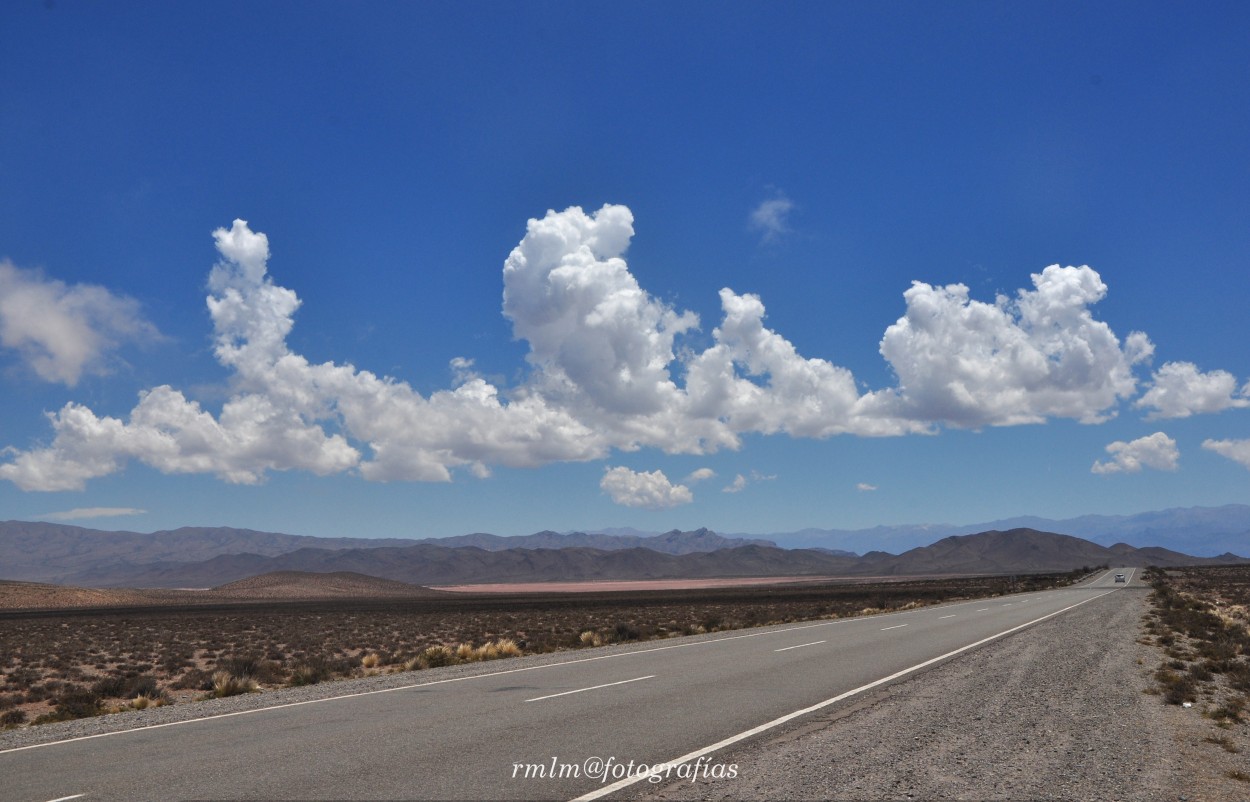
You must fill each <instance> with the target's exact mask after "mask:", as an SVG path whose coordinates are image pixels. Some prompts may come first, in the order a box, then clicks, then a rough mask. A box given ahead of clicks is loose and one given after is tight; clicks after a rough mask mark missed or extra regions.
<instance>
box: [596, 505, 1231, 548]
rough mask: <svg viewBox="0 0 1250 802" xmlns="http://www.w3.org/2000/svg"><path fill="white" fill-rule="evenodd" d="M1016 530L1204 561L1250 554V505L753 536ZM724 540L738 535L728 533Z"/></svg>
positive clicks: (881, 544)
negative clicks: (1151, 548)
mask: <svg viewBox="0 0 1250 802" xmlns="http://www.w3.org/2000/svg"><path fill="white" fill-rule="evenodd" d="M1020 528H1028V529H1038V530H1041V531H1046V532H1063V533H1064V534H1068V535H1074V536H1076V537H1080V538H1085V539H1086V540H1090V541H1092V542H1094V543H1097V544H1099V545H1102V546H1111V545H1114V544H1116V543H1129V544H1132V545H1134V546H1158V547H1161V548H1165V549H1171V550H1173V551H1179V552H1183V553H1185V554H1194V555H1199V556H1204V557H1211V556H1215V555H1217V554H1224V553H1227V552H1232V553H1235V554H1246V553H1247V552H1250V506H1247V505H1245V504H1226V505H1224V506H1221V507H1183V508H1172V509H1166V510H1156V511H1152V512H1142V513H1137V514H1134V515H1082V516H1080V517H1077V518H1063V519H1055V518H1042V517H1039V516H1035V515H1026V516H1019V517H1015V518H1004V519H1000V520H997V521H985V522H982V523H973V524H961V525H953V524H909V525H901V526H875V527H872V528H870V529H814V528H813V529H800V530H797V531H790V532H775V533H770V534H755V535H751V537H757V538H763V539H766V540H771V541H772V542H774V543H776V544H777V545H779V546H782V547H783V548H807V549H810V548H825V549H835V550H844V551H850V552H853V553H858V554H862V553H865V552H867V551H873V550H881V551H889V552H893V553H896V554H897V553H899V552H902V551H905V550H907V549H912V548H916V547H917V546H923V545H925V544H927V543H932V542H933V541H935V540H937V539H938V538H943V537H948V536H950V535H970V534H974V533H976V532H987V531H992V530H999V531H1007V530H1010V529H1020ZM605 531H606V530H605ZM637 534H645V533H637ZM726 537H742V535H737V534H726Z"/></svg>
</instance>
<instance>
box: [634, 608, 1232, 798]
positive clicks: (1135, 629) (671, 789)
mask: <svg viewBox="0 0 1250 802" xmlns="http://www.w3.org/2000/svg"><path fill="white" fill-rule="evenodd" d="M1148 593H1149V589H1148V588H1146V587H1145V586H1141V585H1135V586H1133V587H1131V588H1127V589H1125V590H1123V591H1121V592H1117V593H1112V594H1109V595H1107V596H1105V597H1103V598H1100V599H1097V600H1095V601H1093V602H1090V603H1089V604H1086V605H1083V606H1081V607H1079V608H1077V609H1076V610H1073V611H1071V612H1069V613H1067V614H1065V615H1062V616H1058V617H1057V618H1054V619H1051V620H1049V621H1046V622H1043V623H1041V624H1038V625H1036V626H1034V627H1031V628H1029V629H1027V630H1024V631H1022V632H1019V633H1016V634H1014V635H1012V636H1009V637H1007V638H1004V639H1002V640H999V641H996V642H994V643H991V644H987V645H986V646H985V647H982V648H980V649H978V650H975V651H973V652H971V653H968V654H964V655H961V656H959V657H956V658H953V659H952V660H950V661H948V662H946V663H944V664H941V665H939V666H936V667H935V668H933V669H930V670H927V671H925V672H922V673H920V674H918V675H915V676H913V677H911V678H909V679H906V680H904V681H901V682H898V683H895V684H893V685H890V686H888V687H886V688H883V689H881V691H880V692H878V693H875V694H873V695H871V696H865V697H857V698H856V700H848V702H850V703H849V704H847V705H845V706H841V707H838V708H837V709H835V710H830V711H822V712H821V713H820V714H816V715H813V716H812V717H810V718H803V719H799V720H796V721H795V722H793V723H792V724H791V725H790V726H789V727H787V728H786V729H784V730H780V731H773V732H770V733H767V734H765V735H762V736H760V737H759V738H758V739H756V740H754V741H752V742H745V743H744V744H740V745H738V746H736V747H733V748H732V749H730V750H727V751H726V752H722V753H716V754H714V755H711V756H710V759H711V760H712V761H714V762H717V763H736V764H737V767H738V772H737V776H736V777H735V778H733V779H726V778H721V779H700V780H698V781H696V782H693V783H692V782H690V781H689V780H674V781H672V782H670V783H668V784H665V785H662V786H659V787H657V786H635V787H634V789H633V797H634V798H647V799H663V800H689V799H829V800H879V799H890V800H895V799H901V800H906V799H918V800H930V799H974V800H987V799H1005V800H1031V799H1060V800H1123V799H1150V800H1165V799H1166V800H1185V799H1193V800H1225V799H1227V800H1235V799H1241V800H1244V799H1246V798H1247V796H1248V795H1250V787H1248V786H1247V785H1246V784H1245V783H1243V782H1239V781H1237V780H1234V779H1229V778H1227V777H1226V775H1225V772H1226V771H1228V770H1229V768H1230V767H1233V766H1235V765H1237V764H1238V763H1239V762H1242V761H1244V759H1245V755H1244V754H1241V755H1235V754H1231V753H1228V752H1226V751H1225V750H1223V749H1221V748H1220V747H1218V746H1214V745H1212V744H1210V743H1207V742H1204V740H1203V739H1204V738H1205V737H1207V736H1209V735H1211V734H1212V733H1218V734H1220V735H1222V736H1228V735H1230V733H1229V732H1227V731H1223V730H1219V729H1218V728H1217V727H1216V726H1215V725H1214V723H1212V722H1210V721H1208V720H1206V719H1203V718H1202V717H1201V716H1200V715H1199V714H1198V712H1197V709H1196V708H1194V709H1181V708H1178V707H1168V706H1166V705H1164V704H1163V703H1162V702H1161V700H1160V698H1159V697H1158V696H1155V695H1150V694H1149V693H1147V691H1148V689H1149V688H1151V686H1152V684H1153V683H1152V682H1151V679H1150V673H1151V672H1152V671H1153V670H1154V669H1155V668H1156V667H1157V666H1158V664H1159V660H1160V655H1159V652H1158V651H1157V650H1156V649H1154V648H1153V647H1149V646H1144V645H1142V644H1139V643H1138V642H1137V638H1138V637H1139V635H1140V633H1141V618H1142V615H1143V614H1144V613H1145V612H1146V610H1147V607H1148V604H1149V602H1148V598H1147V597H1148ZM1238 729H1239V732H1236V733H1233V734H1234V735H1236V736H1237V737H1239V738H1241V739H1242V740H1243V741H1245V740H1247V738H1246V729H1247V728H1246V727H1245V726H1244V725H1243V726H1241V727H1240V728H1238Z"/></svg>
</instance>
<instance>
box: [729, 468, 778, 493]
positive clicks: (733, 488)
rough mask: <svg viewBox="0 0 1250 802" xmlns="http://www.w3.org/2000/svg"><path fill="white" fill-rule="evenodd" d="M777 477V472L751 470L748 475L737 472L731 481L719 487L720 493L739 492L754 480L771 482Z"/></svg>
mask: <svg viewBox="0 0 1250 802" xmlns="http://www.w3.org/2000/svg"><path fill="white" fill-rule="evenodd" d="M776 478H777V474H775V473H774V474H762V473H760V472H759V471H756V470H753V471H751V475H750V476H749V477H747V476H744V475H743V474H738V475H737V476H735V477H734V480H733V482H731V483H730V484H728V485H726V486H725V487H722V488H721V492H722V493H741V492H742V491H743V490H745V489H746V486H747V485H749V484H753V483H755V482H771V481H773V480H774V479H776Z"/></svg>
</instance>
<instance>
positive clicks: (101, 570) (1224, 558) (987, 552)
mask: <svg viewBox="0 0 1250 802" xmlns="http://www.w3.org/2000/svg"><path fill="white" fill-rule="evenodd" d="M30 526H31V525H26V526H23V525H21V522H7V523H0V578H4V579H20V580H29V579H31V578H32V577H30V576H29V575H27V576H23V575H21V574H20V572H19V568H20V567H21V566H27V571H29V570H30V567H32V566H39V571H40V572H42V573H43V574H45V575H47V574H54V575H55V579H51V580H49V579H47V578H44V579H42V580H40V581H55V582H58V583H61V584H70V585H78V586H84V587H150V588H188V587H198V588H203V587H216V586H220V585H225V584H228V583H231V582H235V581H237V580H241V579H245V578H247V577H254V576H258V575H261V574H270V573H272V572H276V571H305V572H313V573H323V574H328V573H333V572H353V573H355V574H363V575H366V576H370V577H379V578H382V579H390V580H395V581H399V582H407V583H412V584H417V585H452V584H472V583H483V582H492V583H493V582H542V581H557V580H560V581H590V580H620V579H675V578H703V577H748V576H917V575H933V574H993V573H1024V572H1030V571H1062V570H1069V569H1072V568H1078V567H1081V566H1089V565H1099V564H1108V565H1117V566H1119V565H1124V566H1145V565H1161V566H1174V565H1194V564H1203V563H1216V562H1220V563H1228V562H1250V560H1245V559H1243V558H1240V557H1237V556H1235V555H1233V554H1225V555H1221V556H1220V557H1218V558H1202V557H1192V556H1190V555H1186V554H1182V553H1179V552H1175V551H1171V550H1168V549H1163V548H1158V547H1149V548H1144V549H1139V548H1137V547H1134V546H1130V545H1128V544H1124V543H1120V544H1115V545H1113V546H1111V547H1106V546H1102V545H1099V544H1096V543H1093V542H1091V541H1088V540H1084V539H1082V538H1077V537H1073V536H1070V535H1063V534H1056V533H1052V532H1041V531H1038V530H1034V529H1028V528H1017V529H1012V530H1007V531H998V530H994V531H988V532H981V533H977V534H972V535H952V536H949V537H946V538H943V539H941V540H939V541H937V542H936V543H933V544H931V545H928V546H922V547H917V548H914V549H909V550H907V551H905V552H903V553H902V554H898V555H895V554H890V553H888V552H884V551H871V552H869V553H867V554H864V555H863V556H858V555H854V554H847V553H831V552H828V551H821V550H815V549H783V548H779V547H777V546H774V545H772V544H762V543H747V544H740V543H736V542H735V541H734V540H733V539H725V538H721V537H720V536H718V535H716V534H715V533H713V532H709V531H708V530H705V529H700V530H695V531H693V532H669V533H666V534H665V535H663V536H662V537H660V538H659V539H658V540H657V542H661V543H663V544H664V545H666V546H667V547H669V548H678V547H683V548H684V547H686V546H689V545H691V544H700V543H701V544H704V545H710V544H714V543H721V544H725V545H724V547H722V548H717V549H714V550H704V551H686V552H685V553H681V554H675V553H668V552H663V551H659V550H655V549H651V548H643V547H638V546H628V547H622V548H617V549H611V550H609V549H602V548H589V547H586V546H567V547H564V548H504V549H496V550H493V551H492V550H487V549H484V548H481V547H480V546H476V545H459V546H455V545H453V546H445V545H436V544H434V543H410V542H409V543H402V542H401V544H398V545H397V544H394V543H392V544H390V545H377V546H375V545H373V543H374V542H375V541H366V543H367V544H368V545H365V546H362V545H360V543H361V541H359V540H356V541H353V542H351V543H348V544H347V545H346V547H342V548H334V547H333V546H338V545H342V544H341V539H333V540H332V541H331V542H330V543H328V544H327V545H326V546H317V547H311V546H306V545H302V543H304V542H305V541H302V540H290V541H286V543H287V545H294V546H296V547H295V548H293V549H291V550H289V551H286V552H282V553H277V554H261V553H258V552H256V551H236V552H228V551H218V553H217V554H215V555H213V556H211V557H208V558H207V559H194V558H193V559H159V558H156V559H153V558H152V555H153V554H158V553H161V554H166V555H167V554H168V549H170V548H172V544H173V543H174V542H177V543H182V544H183V545H187V544H198V545H197V547H195V548H188V550H187V551H188V553H191V554H194V555H197V556H198V555H200V554H203V553H204V552H205V550H208V551H211V550H214V549H218V550H220V549H222V548H223V546H231V547H240V546H244V545H246V544H247V543H248V542H249V541H253V542H255V543H257V544H259V545H262V546H265V547H267V548H270V549H274V548H278V547H279V544H281V543H283V541H282V540H281V537H283V536H279V535H276V534H275V533H263V532H261V533H249V532H248V530H227V531H224V532H220V531H216V530H207V531H203V532H198V530H197V532H192V531H188V530H176V532H174V533H169V535H170V536H173V537H171V542H170V543H164V544H160V547H158V546H157V545H152V544H147V545H148V550H147V551H146V552H145V551H144V550H143V548H142V547H143V546H144V541H143V540H142V539H141V538H140V539H138V540H136V538H135V537H134V533H109V532H98V531H94V530H88V529H82V528H80V527H58V526H57V525H54V524H40V525H34V528H33V529H32V528H30ZM159 534H160V533H154V535H159ZM539 535H541V536H542V537H540V538H539V541H538V542H545V541H546V540H549V539H551V538H552V537H555V538H557V541H556V542H560V541H559V540H558V539H559V538H560V537H561V536H559V535H555V533H539ZM285 537H293V536H285ZM600 537H610V536H607V535H601V536H600ZM628 537H634V536H628ZM574 540H576V539H574ZM643 540H644V541H646V540H649V539H648V538H643ZM527 542H533V541H527ZM626 542H629V541H626ZM490 543H491V544H492V545H498V543H497V542H496V541H490ZM680 544H685V546H681V545H680Z"/></svg>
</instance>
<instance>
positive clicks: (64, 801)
mask: <svg viewBox="0 0 1250 802" xmlns="http://www.w3.org/2000/svg"><path fill="white" fill-rule="evenodd" d="M83 796H86V794H74V795H73V796H58V797H57V798H56V799H49V800H48V802H69V800H71V799H78V798H79V797H83Z"/></svg>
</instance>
